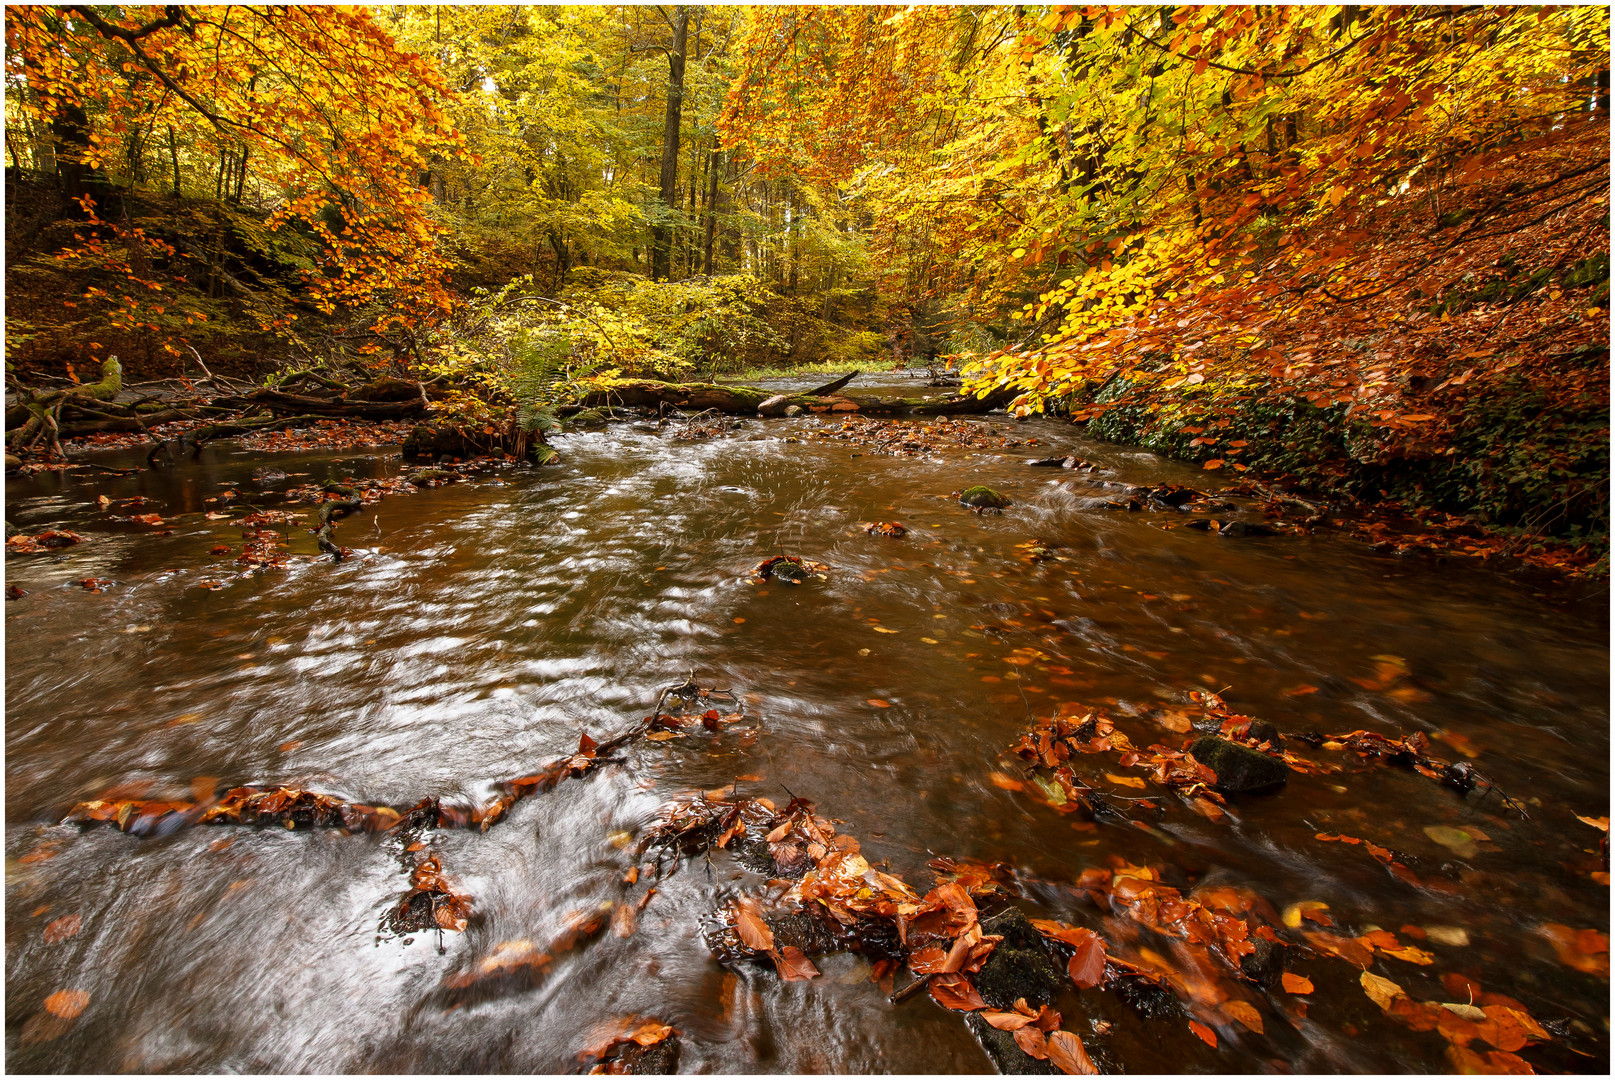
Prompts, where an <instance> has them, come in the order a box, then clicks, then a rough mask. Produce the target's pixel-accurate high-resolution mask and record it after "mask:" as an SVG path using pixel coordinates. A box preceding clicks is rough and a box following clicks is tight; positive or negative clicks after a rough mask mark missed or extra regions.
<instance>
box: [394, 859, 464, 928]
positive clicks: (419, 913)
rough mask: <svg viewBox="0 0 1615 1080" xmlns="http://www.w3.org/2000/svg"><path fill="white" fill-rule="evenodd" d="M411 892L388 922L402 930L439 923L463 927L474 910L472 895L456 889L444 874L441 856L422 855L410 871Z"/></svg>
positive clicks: (436, 925) (449, 926)
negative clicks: (472, 908)
mask: <svg viewBox="0 0 1615 1080" xmlns="http://www.w3.org/2000/svg"><path fill="white" fill-rule="evenodd" d="M409 885H410V888H409V892H407V893H405V894H404V897H403V899H402V900H400V901H399V902H398V906H397V907H396V908H394V909H393V910H392V911H391V912H390V913H389V914H388V923H389V924H390V925H391V927H392V929H393V930H394V931H395V932H397V933H400V934H405V933H414V932H417V931H421V930H427V929H430V928H432V927H436V928H438V929H440V930H454V931H461V930H464V929H465V927H466V920H467V918H468V917H469V916H470V914H471V898H470V897H469V896H467V895H466V894H465V893H461V892H456V891H455V890H454V888H453V887H452V886H451V885H450V884H449V881H448V879H447V878H446V877H444V876H443V867H442V864H441V863H440V862H439V861H438V858H437V856H435V855H433V856H429V857H427V858H425V859H422V860H421V861H420V863H419V864H417V865H416V867H415V868H414V870H412V871H411V872H410V877H409Z"/></svg>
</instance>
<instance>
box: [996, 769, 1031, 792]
mask: <svg viewBox="0 0 1615 1080" xmlns="http://www.w3.org/2000/svg"><path fill="white" fill-rule="evenodd" d="M987 779H989V780H991V781H992V782H993V787H997V788H1003V789H1004V790H1005V791H1025V790H1026V785H1025V784H1023V783H1022V782H1021V781H1019V780H1017V779H1015V778H1014V777H1013V776H1010V775H1008V774H1006V773H1001V772H991V773H988V774H987Z"/></svg>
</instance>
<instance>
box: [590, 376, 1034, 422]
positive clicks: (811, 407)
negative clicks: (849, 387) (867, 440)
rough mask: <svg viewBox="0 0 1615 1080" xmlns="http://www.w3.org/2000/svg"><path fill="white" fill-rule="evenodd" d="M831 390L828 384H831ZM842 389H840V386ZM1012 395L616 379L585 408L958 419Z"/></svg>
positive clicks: (999, 403)
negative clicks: (878, 393)
mask: <svg viewBox="0 0 1615 1080" xmlns="http://www.w3.org/2000/svg"><path fill="white" fill-rule="evenodd" d="M832 385H833V384H832ZM842 385H845V383H843V384H842ZM1016 393H1017V391H1015V390H1012V389H1001V390H995V391H993V392H992V393H990V394H988V395H987V396H986V397H984V398H977V397H969V396H965V395H960V394H948V395H945V396H942V397H932V398H920V397H868V396H864V395H861V394H825V395H820V394H784V395H781V394H773V393H770V392H769V391H767V390H762V389H759V388H757V387H755V386H723V385H720V384H717V383H667V382H656V381H654V380H650V379H616V380H613V381H612V382H610V383H608V384H606V385H605V386H603V387H601V388H600V389H598V390H595V391H593V392H591V393H590V394H588V395H586V396H585V397H584V398H583V400H582V402H581V404H582V405H583V406H584V407H585V408H600V407H602V406H607V405H625V406H638V407H645V408H653V409H654V408H659V407H661V406H663V405H670V406H673V407H675V408H679V409H686V410H694V411H697V412H703V411H706V410H708V409H713V410H716V411H718V412H721V413H731V414H736V415H740V414H753V413H756V412H757V411H758V408H759V406H761V405H762V404H763V403H764V402H765V401H766V402H769V403H770V406H771V407H770V409H769V410H768V411H769V412H770V413H776V414H780V415H783V413H784V412H785V410H786V409H787V408H789V407H791V406H792V405H795V406H799V407H800V408H801V409H802V411H803V412H809V413H858V414H859V415H862V416H961V415H969V414H980V413H987V412H991V411H992V410H993V409H997V408H1001V407H1003V406H1004V405H1006V404H1008V403H1009V402H1010V401H1011V400H1013V399H1014V397H1015V395H1016Z"/></svg>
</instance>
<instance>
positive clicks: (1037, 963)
mask: <svg viewBox="0 0 1615 1080" xmlns="http://www.w3.org/2000/svg"><path fill="white" fill-rule="evenodd" d="M981 932H982V933H983V934H985V935H988V936H992V935H1002V936H1003V939H1004V940H1003V941H1001V942H999V943H998V947H997V948H996V949H994V950H993V951H992V955H991V956H989V957H988V958H987V962H986V963H985V964H983V965H982V967H981V970H980V971H979V972H977V973H976V976H975V978H973V979H972V980H971V981H972V982H974V983H975V984H976V989H977V990H978V991H980V992H981V996H982V997H983V998H984V999H985V1000H986V1002H987V1004H989V1005H991V1006H992V1007H993V1008H995V1009H1012V1008H1014V1007H1015V1000H1016V999H1017V998H1025V999H1026V1001H1027V1004H1029V1005H1032V1006H1037V1005H1047V1004H1049V1003H1050V1002H1052V1001H1053V1000H1054V996H1055V994H1057V993H1059V991H1060V975H1059V973H1058V972H1057V971H1056V970H1055V967H1054V964H1053V962H1052V961H1050V960H1049V952H1048V949H1047V948H1045V947H1044V945H1043V936H1042V935H1041V934H1039V933H1038V932H1037V929H1036V928H1035V927H1033V926H1032V924H1031V923H1030V922H1028V921H1027V919H1026V916H1025V915H1023V914H1021V911H1020V909H1019V908H1013V907H1012V908H1008V909H1006V910H1004V911H1003V912H1001V913H999V914H997V915H994V916H993V917H991V918H989V919H983V920H982V923H981Z"/></svg>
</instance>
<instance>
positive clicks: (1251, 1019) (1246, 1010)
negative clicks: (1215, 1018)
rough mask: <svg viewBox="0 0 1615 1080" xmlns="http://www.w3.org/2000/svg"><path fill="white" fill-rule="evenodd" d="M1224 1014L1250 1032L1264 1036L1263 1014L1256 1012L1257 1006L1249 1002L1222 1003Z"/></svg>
mask: <svg viewBox="0 0 1615 1080" xmlns="http://www.w3.org/2000/svg"><path fill="white" fill-rule="evenodd" d="M1222 1011H1223V1014H1224V1015H1226V1016H1229V1017H1232V1018H1233V1019H1234V1020H1237V1021H1238V1022H1239V1023H1240V1024H1242V1025H1244V1026H1245V1028H1246V1029H1247V1030H1249V1031H1254V1032H1255V1033H1256V1034H1258V1035H1260V1034H1262V1014H1261V1013H1259V1012H1257V1011H1256V1006H1254V1005H1252V1004H1251V1003H1250V1002H1248V1001H1225V1002H1223V1003H1222Z"/></svg>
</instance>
